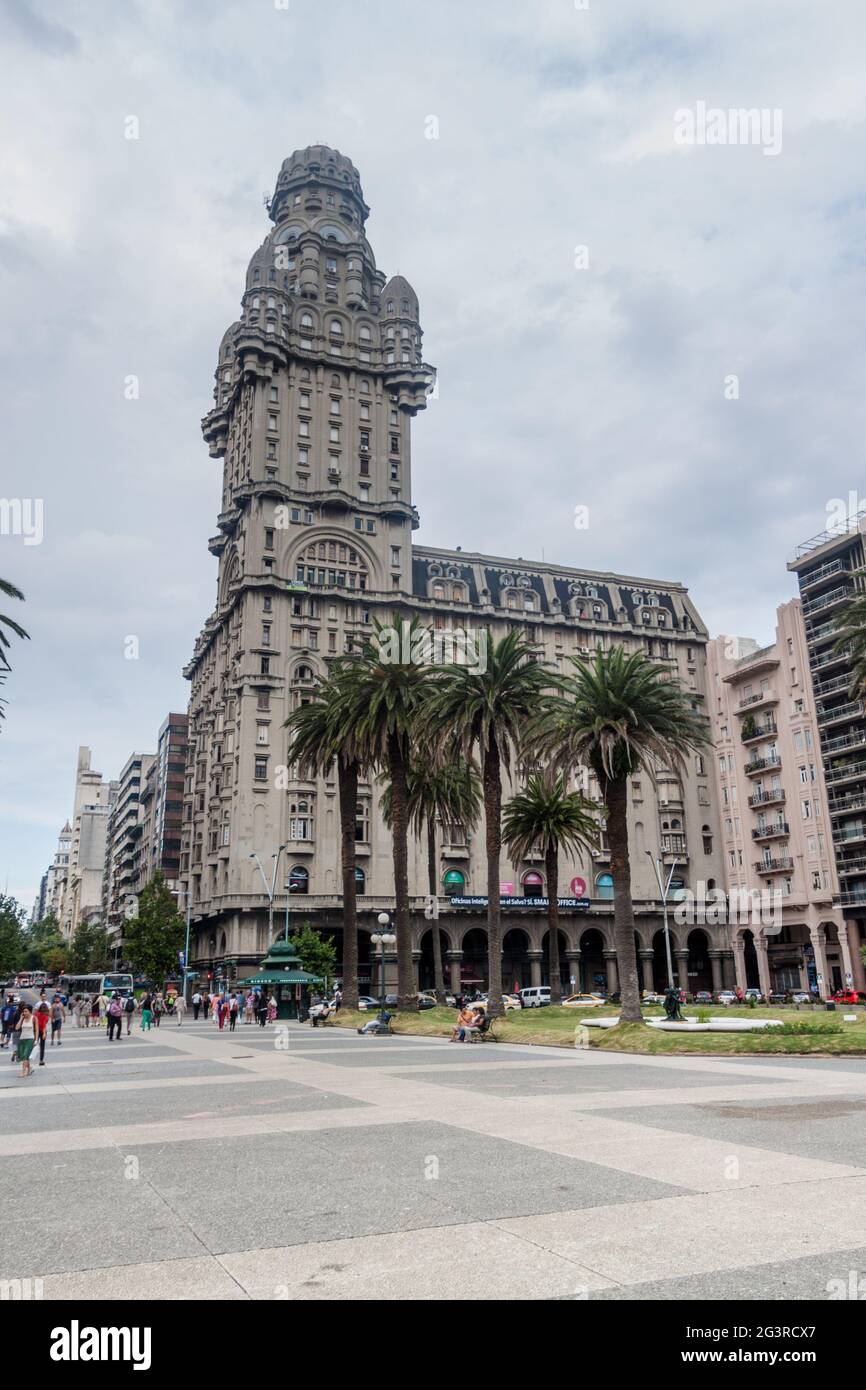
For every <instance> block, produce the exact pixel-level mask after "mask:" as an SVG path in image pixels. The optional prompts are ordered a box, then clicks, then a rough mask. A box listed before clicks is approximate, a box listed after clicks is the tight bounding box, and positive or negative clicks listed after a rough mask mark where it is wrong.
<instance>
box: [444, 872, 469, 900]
mask: <svg viewBox="0 0 866 1390" xmlns="http://www.w3.org/2000/svg"><path fill="white" fill-rule="evenodd" d="M442 888H443V890H444V893H445V896H446V898H461V897H462V896H463V894H464V893H465V891H466V879H465V878H464V877H463V875H462V874H461V872H460V870H459V869H449V870H448V872H447V874H446V875H445V877H444V879H443V880H442Z"/></svg>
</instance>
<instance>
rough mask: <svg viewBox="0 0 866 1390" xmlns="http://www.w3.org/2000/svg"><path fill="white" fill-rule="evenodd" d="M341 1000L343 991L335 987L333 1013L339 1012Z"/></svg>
mask: <svg viewBox="0 0 866 1390" xmlns="http://www.w3.org/2000/svg"><path fill="white" fill-rule="evenodd" d="M342 1002H343V991H342V990H341V989H335V990H334V1013H335V1014H338V1013H339V1012H340V1006H341V1004H342Z"/></svg>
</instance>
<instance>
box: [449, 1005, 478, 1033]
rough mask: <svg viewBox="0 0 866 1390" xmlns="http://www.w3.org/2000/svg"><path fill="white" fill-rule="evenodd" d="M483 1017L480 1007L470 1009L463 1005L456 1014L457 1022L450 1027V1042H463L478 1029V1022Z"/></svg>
mask: <svg viewBox="0 0 866 1390" xmlns="http://www.w3.org/2000/svg"><path fill="white" fill-rule="evenodd" d="M483 1019H484V1012H483V1010H481V1009H470V1008H469V1007H468V1005H465V1004H464V1006H463V1008H462V1009H461V1010H460V1012H459V1014H458V1015H457V1022H456V1023H455V1025H454V1027H453V1028H452V1029H451V1038H450V1041H451V1042H465V1041H466V1039H467V1038H468V1037H470V1036H471V1035H472V1033H475V1032H477V1031H478V1026H479V1024H480V1023H481V1022H482V1021H483Z"/></svg>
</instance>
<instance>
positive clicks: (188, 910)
mask: <svg viewBox="0 0 866 1390" xmlns="http://www.w3.org/2000/svg"><path fill="white" fill-rule="evenodd" d="M175 891H176V893H177V895H178V897H180V896H181V894H183V896H184V897H185V898H186V938H185V940H184V943H183V997H184V1002H187V999H186V985H187V974H188V972H189V919H190V913H191V911H192V894H191V893H190V891H189V884H187V886H186V888H184V887H182V886H181V884H178V886H177V888H176V890H175Z"/></svg>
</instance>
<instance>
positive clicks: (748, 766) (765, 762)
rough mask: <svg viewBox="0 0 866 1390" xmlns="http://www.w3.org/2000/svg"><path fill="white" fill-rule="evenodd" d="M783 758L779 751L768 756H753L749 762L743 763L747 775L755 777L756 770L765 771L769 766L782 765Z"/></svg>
mask: <svg viewBox="0 0 866 1390" xmlns="http://www.w3.org/2000/svg"><path fill="white" fill-rule="evenodd" d="M781 766H782V759H781V758H780V757H779V754H778V753H771V754H770V756H769V757H768V758H752V760H751V761H750V762H748V763H743V768H744V770H745V772H746V775H747V776H749V777H753V776H754V774H755V773H756V772H764V771H765V770H766V769H767V768H773V767H781Z"/></svg>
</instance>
